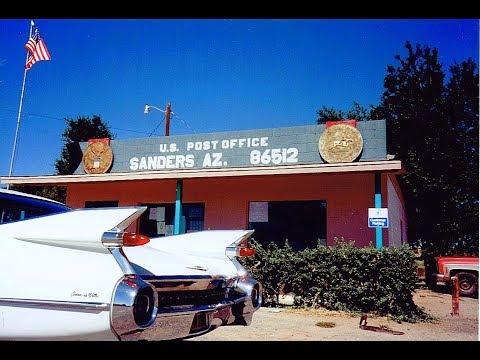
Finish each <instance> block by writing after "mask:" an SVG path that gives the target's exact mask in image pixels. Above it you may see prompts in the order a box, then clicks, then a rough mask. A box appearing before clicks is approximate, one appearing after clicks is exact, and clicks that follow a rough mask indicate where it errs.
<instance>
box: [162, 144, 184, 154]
mask: <svg viewBox="0 0 480 360" xmlns="http://www.w3.org/2000/svg"><path fill="white" fill-rule="evenodd" d="M159 148H160V152H161V153H164V152H177V151H180V149H178V147H177V144H175V143H171V144H160V147H159Z"/></svg>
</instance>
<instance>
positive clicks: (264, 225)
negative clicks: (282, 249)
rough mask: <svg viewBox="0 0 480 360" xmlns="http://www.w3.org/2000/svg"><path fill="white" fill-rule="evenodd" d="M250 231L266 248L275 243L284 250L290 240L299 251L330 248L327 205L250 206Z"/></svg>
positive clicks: (275, 203) (313, 202)
mask: <svg viewBox="0 0 480 360" xmlns="http://www.w3.org/2000/svg"><path fill="white" fill-rule="evenodd" d="M248 216H249V223H248V228H249V229H254V230H255V232H254V233H253V235H252V237H253V238H254V239H255V241H257V242H259V243H261V244H262V245H264V246H266V245H268V244H269V243H271V242H273V243H275V244H277V245H278V246H283V245H284V244H285V241H286V240H288V243H289V244H290V246H291V247H292V248H293V249H295V250H301V249H305V248H313V247H315V246H317V244H318V243H320V244H323V245H326V238H327V202H326V201H324V200H308V201H265V202H262V201H252V202H250V204H249V214H248Z"/></svg>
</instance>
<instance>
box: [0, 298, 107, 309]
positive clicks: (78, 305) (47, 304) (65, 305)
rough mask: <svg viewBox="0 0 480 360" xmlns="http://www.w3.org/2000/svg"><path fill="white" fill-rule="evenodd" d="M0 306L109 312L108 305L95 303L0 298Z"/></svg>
mask: <svg viewBox="0 0 480 360" xmlns="http://www.w3.org/2000/svg"><path fill="white" fill-rule="evenodd" d="M0 306H17V307H28V308H45V309H53V310H81V311H92V310H93V311H109V310H110V304H106V303H96V302H72V301H57V300H33V299H12V298H1V299H0Z"/></svg>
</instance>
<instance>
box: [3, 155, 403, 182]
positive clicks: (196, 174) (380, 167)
mask: <svg viewBox="0 0 480 360" xmlns="http://www.w3.org/2000/svg"><path fill="white" fill-rule="evenodd" d="M372 171H383V172H393V173H394V174H397V175H401V174H403V173H404V172H405V169H404V167H403V166H402V164H401V161H400V160H382V161H362V162H354V163H335V164H300V165H279V166H262V167H238V168H211V169H207V170H206V169H205V168H202V169H178V170H151V171H135V172H123V173H106V174H73V175H34V176H4V177H0V183H2V184H12V185H20V184H21V185H28V184H37V185H48V184H51V185H54V184H57V185H60V184H70V183H83V182H105V181H133V180H156V179H187V178H208V177H230V176H262V175H263V176H265V175H289V174H322V173H325V174H327V173H345V172H372Z"/></svg>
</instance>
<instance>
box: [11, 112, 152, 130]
mask: <svg viewBox="0 0 480 360" xmlns="http://www.w3.org/2000/svg"><path fill="white" fill-rule="evenodd" d="M2 111H9V112H16V111H14V110H9V109H2ZM22 114H25V115H31V116H37V117H40V118H45V119H52V120H59V121H65V120H66V119H65V118H63V119H62V118H58V117H54V116H47V115H39V114H35V113H28V112H22ZM111 129H113V130H119V131H128V132H134V133H138V134H148V133H147V132H145V131H138V130H130V129H122V128H117V127H113V126H112V127H111ZM150 135H151V134H150Z"/></svg>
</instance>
